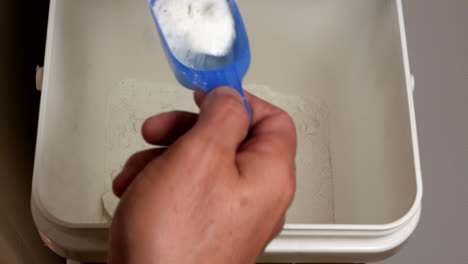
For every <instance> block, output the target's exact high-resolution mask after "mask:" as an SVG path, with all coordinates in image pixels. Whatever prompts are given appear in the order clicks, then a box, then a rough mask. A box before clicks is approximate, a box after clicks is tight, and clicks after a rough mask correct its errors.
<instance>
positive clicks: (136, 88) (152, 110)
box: [102, 80, 334, 223]
mask: <svg viewBox="0 0 468 264" xmlns="http://www.w3.org/2000/svg"><path fill="white" fill-rule="evenodd" d="M245 88H246V90H248V91H250V92H252V93H254V94H256V95H257V96H259V97H261V98H263V99H265V100H267V101H268V102H271V103H272V104H274V105H276V106H278V107H280V108H282V109H284V110H286V111H287V112H288V113H289V114H290V115H291V116H292V118H293V119H294V122H295V124H296V127H297V133H298V150H297V158H296V167H297V192H296V197H295V202H294V203H293V205H292V207H291V208H290V210H289V211H288V216H287V222H288V223H333V221H334V215H333V185H332V171H331V162H330V152H329V110H328V107H327V106H326V104H324V103H323V102H321V101H319V100H316V99H315V98H313V97H312V96H309V97H301V96H296V95H286V94H284V93H280V92H277V91H275V90H273V89H272V88H270V87H268V86H265V85H245ZM111 91H112V92H111V93H110V94H109V104H108V122H109V123H108V124H107V132H106V133H107V135H108V136H107V142H106V146H107V147H106V153H107V155H106V178H105V184H106V189H105V190H103V197H102V202H103V203H104V206H103V208H104V210H105V212H106V213H107V214H109V215H111V216H112V214H113V212H114V210H115V206H117V204H118V203H117V201H118V198H117V197H115V196H113V195H112V194H110V193H109V192H111V190H112V180H113V179H114V177H115V176H116V174H117V173H118V172H119V171H120V170H121V168H122V166H123V165H124V164H125V162H126V160H127V159H128V158H129V157H130V156H131V155H132V154H133V153H135V152H137V151H141V150H143V149H146V148H150V147H154V146H149V145H148V144H146V143H145V142H144V140H143V139H142V137H141V132H140V127H141V125H142V123H143V122H144V120H145V119H146V118H148V117H150V116H152V115H155V114H157V113H160V112H167V111H171V110H176V109H177V110H185V111H192V112H197V111H198V109H197V107H196V106H195V104H194V102H193V99H192V94H191V93H187V91H186V90H184V89H181V88H180V87H179V86H178V85H177V84H167V83H152V82H145V81H136V80H123V81H121V82H117V83H116V84H115V86H114V87H113V88H112V90H111Z"/></svg>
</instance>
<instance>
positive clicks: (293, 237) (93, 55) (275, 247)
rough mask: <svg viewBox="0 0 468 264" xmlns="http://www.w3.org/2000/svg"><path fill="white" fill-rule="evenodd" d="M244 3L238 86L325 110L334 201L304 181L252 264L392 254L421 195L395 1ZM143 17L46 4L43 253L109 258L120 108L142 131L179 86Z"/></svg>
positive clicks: (73, 3) (38, 179)
mask: <svg viewBox="0 0 468 264" xmlns="http://www.w3.org/2000/svg"><path fill="white" fill-rule="evenodd" d="M239 5H240V8H241V9H242V12H243V16H244V20H245V22H246V26H247V28H248V31H249V35H250V41H251V46H252V54H253V59H252V60H253V64H252V67H251V71H250V72H249V74H248V76H247V79H246V81H245V83H246V84H247V85H248V84H252V83H256V84H262V85H266V86H269V87H272V88H273V89H274V90H275V91H279V92H281V93H283V94H290V95H296V96H299V97H303V98H307V97H313V98H318V99H319V100H320V101H322V102H324V104H326V105H327V107H328V110H329V120H328V122H329V128H328V130H327V131H329V132H328V134H327V139H326V141H327V148H328V152H327V153H329V154H327V155H329V159H330V164H331V171H332V173H331V177H330V178H329V179H327V182H328V185H327V190H329V191H327V194H326V195H325V194H321V193H319V195H322V196H321V198H320V197H319V198H320V199H325V200H326V203H321V204H318V202H317V201H319V200H317V199H318V198H317V197H315V196H314V197H315V198H314V197H313V195H316V193H315V191H314V190H315V189H314V188H316V187H317V186H315V184H311V183H310V181H309V178H308V177H307V175H305V176H301V177H299V178H298V195H297V196H296V200H295V202H294V206H293V208H292V209H291V212H290V214H289V215H288V220H287V224H286V226H285V228H284V231H283V232H282V233H281V235H280V236H279V237H278V238H277V239H275V240H274V241H273V242H272V243H271V244H270V245H269V246H268V247H267V249H266V251H265V254H264V255H263V256H262V257H261V259H260V261H264V262H350V263H351V262H370V261H375V260H380V259H384V258H386V257H389V256H391V255H392V254H394V253H395V252H396V251H397V250H398V249H399V248H400V247H401V246H402V245H403V244H404V242H405V241H406V240H407V239H408V237H409V236H410V235H411V233H412V232H413V230H414V229H415V227H416V225H417V222H418V220H419V216H420V208H421V198H422V182H421V172H420V165H419V154H418V145H417V134H416V124H415V115H414V105H413V94H412V92H413V87H414V81H413V78H412V76H411V74H410V70H409V63H408V55H407V48H406V37H405V29H404V22H403V13H402V5H401V1H399V0H356V1H345V0H343V1H337V0H335V1H330V0H294V1H281V0H251V1H246V0H242V1H239ZM148 12H149V11H148V8H147V3H146V2H145V1H133V0H119V1H113V0H102V1H93V0H79V1H78V0H63V1H56V0H52V1H51V4H50V14H49V29H48V37H47V48H46V60H45V68H44V78H43V85H42V98H41V107H40V120H39V131H38V139H37V150H36V158H35V168H34V179H33V188H32V201H31V207H32V213H33V216H34V220H35V222H36V224H37V227H38V229H39V231H40V233H41V236H42V238H43V239H44V241H45V242H46V244H47V245H48V246H49V247H50V248H51V249H53V250H54V251H55V252H57V253H58V254H60V255H62V256H65V257H67V258H71V259H76V260H80V261H104V260H105V256H106V248H107V234H108V226H109V224H108V219H107V218H106V216H105V214H104V212H103V208H102V204H101V202H100V200H101V195H102V193H103V191H104V190H105V189H106V188H107V187H106V186H108V185H109V179H108V178H107V176H103V175H107V174H112V173H114V174H115V173H116V171H112V170H113V169H115V170H118V168H116V167H118V166H115V164H114V163H115V160H119V159H122V157H121V156H119V157H114V156H112V155H117V154H118V153H120V154H122V153H123V152H122V153H121V152H119V149H120V147H121V146H125V147H126V148H127V149H126V151H128V152H131V151H133V150H134V149H135V150H136V149H137V147H138V146H137V145H138V144H139V143H138V142H134V141H131V140H130V141H128V142H127V141H125V142H123V143H122V142H120V141H119V142H117V143H116V142H111V141H109V139H110V138H112V133H113V132H115V131H114V130H113V129H112V128H113V127H114V125H116V124H117V123H119V122H121V123H122V122H124V121H125V120H123V119H121V117H122V116H123V115H128V114H129V111H130V112H131V110H132V109H133V110H134V108H133V107H136V106H134V105H133V106H132V105H131V104H129V103H128V102H133V103H135V102H138V105H143V106H144V109H143V110H142V111H143V112H144V113H145V114H141V113H140V114H141V116H138V115H135V116H133V117H132V118H133V119H132V120H139V121H141V120H142V119H144V118H145V115H146V114H150V113H153V114H155V113H156V112H155V111H156V109H166V108H164V107H167V106H164V107H163V106H161V105H158V101H157V100H156V99H157V98H158V96H157V95H158V94H157V93H158V91H162V90H158V89H159V88H160V87H162V86H165V87H177V84H176V82H175V80H174V79H173V77H172V74H171V72H170V70H169V68H168V66H167V65H166V62H165V58H164V54H163V52H162V50H161V49H160V44H159V40H158V37H157V34H156V31H155V29H154V25H153V21H152V18H151V16H150V15H149V13H148ZM128 80H133V81H130V82H129V81H128ZM123 83H125V85H123V86H122V85H121V84H123ZM135 84H138V85H139V86H145V85H143V84H146V86H145V87H143V88H141V87H140V88H135V87H134V86H135ZM119 85H120V86H119ZM116 87H120V88H118V89H117V88H116ZM148 87H149V88H148ZM151 87H155V89H154V90H152V88H151ZM177 88H178V87H177ZM179 89H182V88H179ZM187 96H188V97H190V96H191V94H190V93H189V92H187ZM129 98H130V99H129ZM152 98H156V99H155V100H156V101H153V102H152V101H151V100H150V99H152ZM120 106H122V107H120ZM140 110H141V109H140ZM132 113H133V112H132ZM125 122H126V121H125ZM119 124H120V123H119ZM133 125H134V126H135V123H134V124H133ZM135 130H137V128H135ZM121 132H122V131H121ZM123 132H125V131H123ZM123 132H122V133H123ZM120 136H122V137H125V135H123V134H122V135H120ZM116 144H117V145H116ZM118 144H122V145H118ZM116 153H117V154H116ZM301 158H302V159H305V160H307V159H308V158H310V157H307V156H304V157H301ZM117 165H118V164H117ZM309 194H310V195H309Z"/></svg>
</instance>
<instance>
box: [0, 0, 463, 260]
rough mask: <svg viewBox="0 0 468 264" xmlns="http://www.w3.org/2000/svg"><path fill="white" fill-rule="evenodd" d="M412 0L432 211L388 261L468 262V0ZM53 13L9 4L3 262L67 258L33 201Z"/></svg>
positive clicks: (408, 12) (1, 77) (4, 25)
mask: <svg viewBox="0 0 468 264" xmlns="http://www.w3.org/2000/svg"><path fill="white" fill-rule="evenodd" d="M77 1H80V0H77ZM138 1H142V0H138ZM404 2H405V3H404V7H405V16H406V27H407V35H408V42H409V43H408V45H409V53H410V62H411V67H412V72H413V73H414V75H415V77H416V92H415V104H416V117H417V122H418V128H419V141H420V150H421V162H422V170H423V182H424V199H423V214H422V218H421V221H420V224H419V227H418V229H417V230H416V232H415V233H414V236H413V237H412V238H411V240H410V241H409V243H408V244H407V246H406V247H405V248H404V249H403V250H402V251H401V252H400V253H399V254H398V255H397V256H395V257H393V258H391V259H389V260H387V261H385V262H383V263H385V264H397V263H403V264H404V263H416V264H419V263H421V264H422V263H430V264H432V263H460V264H468V0H446V1H441V0H411V1H404ZM47 15H48V1H47V0H34V1H18V0H2V1H1V2H0V263H28V264H29V263H49V264H53V263H63V260H62V259H60V258H58V257H56V256H55V255H53V254H52V253H51V252H50V251H49V250H48V249H47V248H45V247H44V245H43V243H42V242H41V241H40V239H39V237H38V235H37V233H36V231H35V228H34V225H33V222H32V219H31V213H30V208H29V199H30V188H31V176H32V167H33V160H34V146H35V135H36V127H37V116H38V107H39V96H40V93H39V92H37V91H36V90H35V68H36V65H41V66H42V64H43V60H44V50H45V34H46V29H47Z"/></svg>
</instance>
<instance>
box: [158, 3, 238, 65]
mask: <svg viewBox="0 0 468 264" xmlns="http://www.w3.org/2000/svg"><path fill="white" fill-rule="evenodd" d="M153 12H154V14H155V16H156V19H157V21H158V24H159V27H160V29H161V32H162V33H163V35H164V38H165V39H166V43H167V45H168V46H169V48H170V50H171V52H172V54H173V55H174V56H175V57H176V58H177V60H179V61H180V62H181V63H183V64H184V65H186V66H188V67H191V68H198V67H197V64H198V63H199V62H197V63H196V61H197V60H200V59H201V58H203V56H215V57H224V56H227V55H228V53H229V52H230V51H231V49H232V46H233V43H234V40H235V38H236V31H235V23H234V19H233V17H232V13H231V9H230V7H229V4H228V3H227V1H226V0H158V1H156V3H155V5H154V7H153Z"/></svg>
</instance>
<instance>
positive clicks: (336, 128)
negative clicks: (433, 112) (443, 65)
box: [329, 1, 416, 224]
mask: <svg viewBox="0 0 468 264" xmlns="http://www.w3.org/2000/svg"><path fill="white" fill-rule="evenodd" d="M341 6H342V8H345V9H344V10H346V12H347V13H348V14H347V15H344V14H343V16H341V18H342V19H341V20H340V19H338V20H337V21H336V22H337V24H336V27H337V28H336V29H333V31H334V32H342V34H339V35H337V36H336V38H335V39H334V41H330V48H332V49H334V50H335V53H334V56H333V57H331V58H330V68H329V71H330V75H335V76H339V77H335V82H336V83H335V84H334V85H333V89H332V90H331V93H330V108H331V109H332V118H331V129H330V131H331V135H330V137H331V140H330V143H331V156H332V166H333V179H334V206H335V223H340V224H385V223H390V222H393V221H396V220H398V219H399V218H400V217H402V216H403V215H404V214H405V213H406V212H408V210H409V209H410V207H411V205H412V204H413V202H414V200H415V196H416V176H415V169H414V162H413V151H412V141H411V131H410V120H409V107H408V99H407V90H406V83H405V82H406V81H405V76H404V65H403V54H402V48H401V38H400V31H399V23H398V16H397V14H398V13H397V7H396V1H359V2H357V3H356V2H353V3H345V4H344V3H341Z"/></svg>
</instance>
